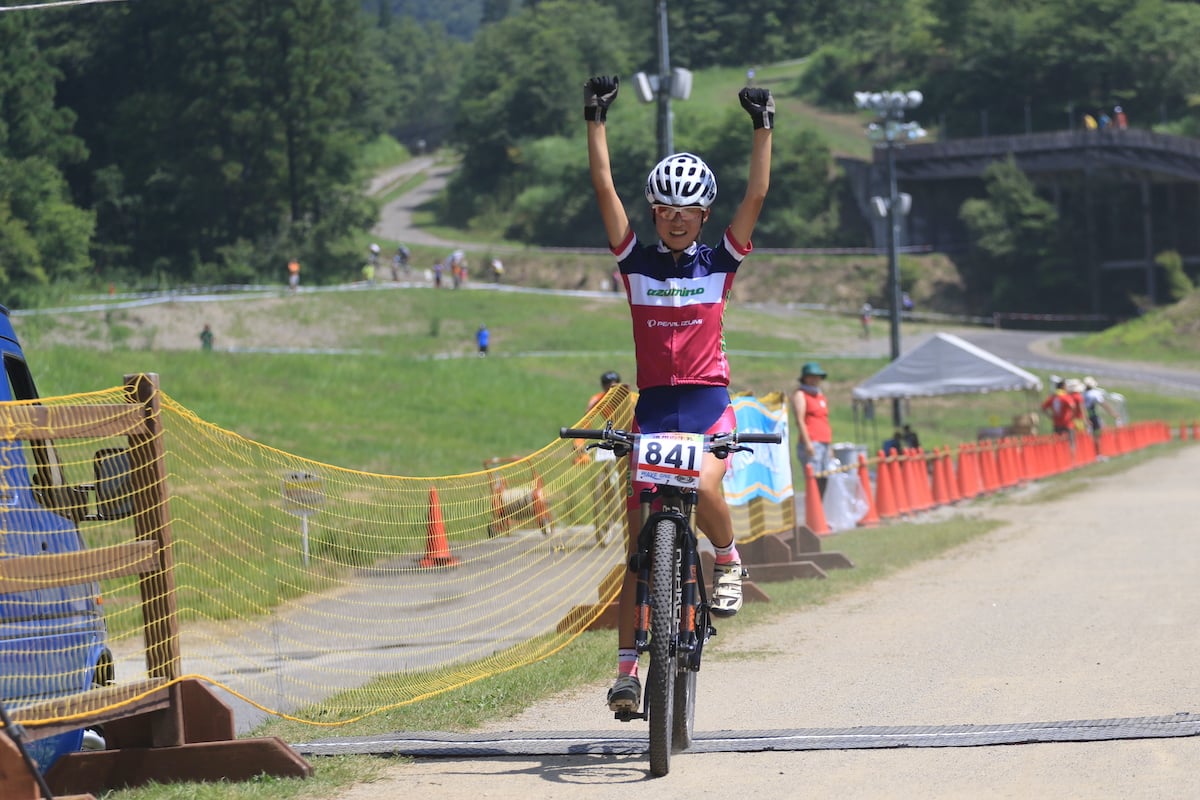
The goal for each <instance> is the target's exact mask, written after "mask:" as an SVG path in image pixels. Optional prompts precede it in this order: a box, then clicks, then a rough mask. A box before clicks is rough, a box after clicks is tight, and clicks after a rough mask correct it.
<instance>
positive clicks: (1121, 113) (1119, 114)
mask: <svg viewBox="0 0 1200 800" xmlns="http://www.w3.org/2000/svg"><path fill="white" fill-rule="evenodd" d="M1113 120H1114V123H1113V124H1114V125H1116V127H1117V130H1119V131H1123V130H1125V129H1126V128H1128V127H1129V119H1128V118H1127V117H1126V116H1125V109H1123V108H1121V107H1120V106H1117V107H1116V108H1114V109H1113Z"/></svg>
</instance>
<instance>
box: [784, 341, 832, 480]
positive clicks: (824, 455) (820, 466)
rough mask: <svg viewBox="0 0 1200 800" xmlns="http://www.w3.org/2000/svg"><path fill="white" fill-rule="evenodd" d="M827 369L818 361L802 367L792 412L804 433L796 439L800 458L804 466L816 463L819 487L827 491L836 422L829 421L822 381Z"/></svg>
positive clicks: (815, 469)
mask: <svg viewBox="0 0 1200 800" xmlns="http://www.w3.org/2000/svg"><path fill="white" fill-rule="evenodd" d="M826 377H827V376H826V374H825V370H823V369H821V365H820V364H818V363H817V362H815V361H810V362H808V363H807V364H805V365H804V366H803V367H801V368H800V383H799V385H798V386H797V387H796V388H795V390H793V391H792V413H793V414H795V416H796V431H797V433H799V434H800V438H799V441H798V442H796V458H797V459H799V461H800V467H801V469H803V468H804V467H805V466H807V465H809V464H812V468H813V472H814V473H815V474H816V475H817V488H818V489H820V491H821V494H822V495H823V494H825V481H826V479H825V477H824V475H823V473H826V472H828V471H829V466H830V458H831V457H832V455H833V426H832V425H830V424H829V403H828V402H827V400H826V397H825V392H824V390H822V388H821V382H822V381H824V380H825V378H826Z"/></svg>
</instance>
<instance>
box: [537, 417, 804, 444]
mask: <svg viewBox="0 0 1200 800" xmlns="http://www.w3.org/2000/svg"><path fill="white" fill-rule="evenodd" d="M558 436H559V438H560V439H598V440H599V441H601V442H602V444H598V445H592V446H593V447H606V445H607V448H608V449H611V448H612V445H614V444H615V445H624V446H626V447H632V446H633V444H634V442H636V441H637V439H638V437H639V436H640V434H637V433H632V432H630V431H623V430H618V429H617V428H614V427H612V423H609V424H608V426H606V427H604V428H559V429H558ZM704 440H705V447H704V449H705V450H709V449H710V447H711V448H712V449H730V450H733V448H735V447H736V446H737V445H739V444H779V443H780V442H782V441H783V436H782V434H778V433H751V432H749V431H747V432H745V433H738V432H737V431H730V432H728V433H712V434H708V435H706V436H705V437H704Z"/></svg>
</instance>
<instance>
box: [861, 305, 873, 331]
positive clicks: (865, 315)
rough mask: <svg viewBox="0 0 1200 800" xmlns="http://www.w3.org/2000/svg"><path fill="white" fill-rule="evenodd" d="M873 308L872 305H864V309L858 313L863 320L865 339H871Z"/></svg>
mask: <svg viewBox="0 0 1200 800" xmlns="http://www.w3.org/2000/svg"><path fill="white" fill-rule="evenodd" d="M873 310H874V309H872V308H871V304H870V303H863V304H862V308H860V309H859V311H858V316H859V318H860V319H861V320H862V333H863V338H864V339H870V338H871V311H873Z"/></svg>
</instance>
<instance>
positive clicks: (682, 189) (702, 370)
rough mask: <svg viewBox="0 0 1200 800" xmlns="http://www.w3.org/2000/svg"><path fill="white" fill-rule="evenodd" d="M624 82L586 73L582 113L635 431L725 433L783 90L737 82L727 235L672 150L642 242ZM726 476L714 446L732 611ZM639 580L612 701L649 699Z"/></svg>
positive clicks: (713, 506) (635, 493)
mask: <svg viewBox="0 0 1200 800" xmlns="http://www.w3.org/2000/svg"><path fill="white" fill-rule="evenodd" d="M618 88H619V79H618V78H617V76H615V75H613V76H611V77H609V76H598V77H594V78H591V79H589V80H588V81H587V83H585V84H584V92H583V96H584V112H583V113H584V119H585V120H587V141H588V163H589V166H590V169H591V176H592V186H593V188H594V189H595V191H596V201H597V203H598V205H599V207H600V217H601V219H602V220H603V222H604V230H605V232H606V234H607V235H608V244H609V247H610V248H611V249H612V252H613V255H614V256H616V258H617V265H618V267H619V270H620V275H621V280H622V282H623V283H624V288H625V294H626V296H627V298H628V300H629V307H630V314H631V316H632V318H633V343H634V354H635V356H636V359H637V387H638V390H639V392H640V394H639V396H638V401H637V405H636V407H635V410H634V430H635V431H640V432H643V433H661V432H666V431H680V432H684V433H724V432H728V431H731V430H733V429H734V427H735V425H736V422H735V418H734V413H733V407H732V405H731V404H730V400H729V362H728V361H727V360H726V358H725V350H724V333H723V323H722V320H723V317H724V312H725V303H726V299H727V298H728V296H729V291H730V288H731V287H732V285H733V278H734V274H735V273H736V272H737V268H738V267H739V266H740V265H741V263H742V259H744V258H745V257H746V255H747V254H748V253H749V252H750V250H751V249H752V245H751V243H750V235H751V234H752V233H753V232H754V225H755V223H756V222H757V221H758V215H759V212H760V211H761V210H762V205H763V201H764V200H765V199H766V195H767V187H768V185H769V184H770V174H771V131H772V128H773V127H774V124H775V122H774V118H775V101H774V99H773V98H772V97H771V93H770V91H769V90H767V89H761V88H752V87H746V88H745V89H742V90H741V92H739V93H738V99H739V100H740V101H741V104H742V107H743V108H744V109H746V111H747V112H748V113H749V114H750V117H751V119H752V120H753V122H754V138H753V143H752V146H751V152H750V178H749V182H748V184H747V186H746V194H745V196H744V197H743V198H742V202H741V204H740V205H739V206H738V209H737V211H736V213H735V214H734V215H733V221H732V222H731V223H730V224H729V227H728V228H726V229H725V231H724V234H723V235H722V237H721V241H720V243H719V244H718V245H717V246H716V247H710V246H708V245H705V244H702V243H700V242H699V241H698V239H699V237H700V234H701V232H702V231H703V229H704V225H705V223H706V222H708V218H709V215H710V213H711V206H712V204H713V201H714V200H715V199H716V196H717V181H716V178H715V177H714V176H713V173H712V171H711V170H710V169H709V168H708V165H707V164H705V163H704V161H703V160H701V159H700V158H699V157H698V156H695V155H693V154H691V153H675V154H673V155H670V156H667V157H666V158H664V159H663V160H662V161H660V162H659V163H658V164H657V165H656V166H655V167H654V169H653V170H651V172H650V175H649V176H648V177H647V179H646V200H647V202H648V203H649V204H650V209H649V211H650V214H651V216H652V218H653V220H654V229H655V232H656V233H657V235H658V237H659V241H658V242H657V243H655V244H643V243H641V242H639V241H638V238H637V235H636V234H635V233H634V232H633V229H632V227H630V224H629V217H628V216H627V215H626V213H625V206H624V205H623V204H622V202H621V198H620V197H619V196H618V195H617V191H616V187H615V185H614V183H613V178H612V169H611V164H610V160H609V153H608V136H607V132H606V130H605V122H606V118H607V114H608V108H609V106H611V105H612V103H613V101H614V100H616V98H617V90H618ZM724 476H725V462H724V461H722V460H721V459H719V458H717V457H716V456H714V455H712V454H711V453H709V454H706V455H705V457H704V463H703V465H702V467H701V472H700V487H699V502H698V504H697V508H696V522H697V526H698V527H699V528H700V529H701V530H702V531H703V532H704V534H705V535H706V536H707V537H708V539H709V541H710V542H712V545H713V548H714V550H715V551H716V568H715V570H714V576H713V577H714V580H713V583H714V587H713V593H712V613H713V614H716V615H719V616H732V615H733V614H736V613H737V611H738V609H740V608H741V605H742V578H743V576H744V573H743V570H742V565H741V560H740V557H739V556H738V552H737V547H736V545H735V544H734V541H733V522H732V520H731V519H730V516H729V507H728V506H727V505H726V503H725V495H724V492H723V489H722V479H723V478H724ZM642 488H644V487H643V486H642V485H640V484H636V483H635V484H633V485H632V487H631V490H630V493H629V497H628V501H627V504H626V508H627V526H628V537H627V550H628V553H629V555H630V557H632V555H633V554H634V553H635V552H636V550H637V535H638V530H639V528H640V527H641V518H640V514H639V510H640V506H639V497H640V494H641V490H642ZM636 588H637V576H636V574H635V573H634V572H632V571H629V570H626V572H625V580H624V582H623V583H622V584H621V594H620V601H619V611H618V635H617V648H618V649H617V680H616V683H614V684H613V687H612V688H611V689H610V690H609V692H608V707H609V708H610V709H612V710H613V711H614V712H621V711H629V712H636V710H637V708H638V706H639V704H640V701H641V691H642V689H641V682H640V680H639V678H638V653H637V649H636V648H635V646H634V624H635V620H634V613H635V603H634V596H635V592H636Z"/></svg>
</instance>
